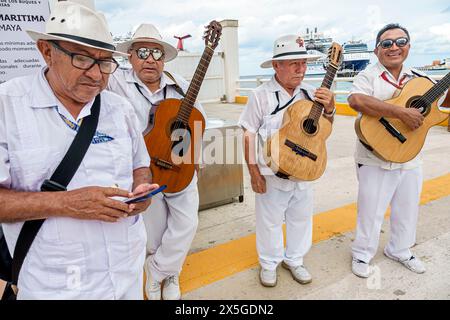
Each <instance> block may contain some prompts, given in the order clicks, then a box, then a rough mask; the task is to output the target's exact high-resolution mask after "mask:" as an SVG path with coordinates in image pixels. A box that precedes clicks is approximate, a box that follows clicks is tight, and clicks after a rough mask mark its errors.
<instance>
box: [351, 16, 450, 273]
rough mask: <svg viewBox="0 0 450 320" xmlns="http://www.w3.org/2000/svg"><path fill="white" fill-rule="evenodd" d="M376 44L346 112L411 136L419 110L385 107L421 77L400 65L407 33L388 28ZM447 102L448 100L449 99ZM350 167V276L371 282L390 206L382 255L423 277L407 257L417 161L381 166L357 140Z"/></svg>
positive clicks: (418, 182) (418, 178)
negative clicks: (402, 127) (354, 194)
mask: <svg viewBox="0 0 450 320" xmlns="http://www.w3.org/2000/svg"><path fill="white" fill-rule="evenodd" d="M375 43H376V47H375V50H374V53H375V55H376V56H377V58H378V62H377V63H376V64H374V65H373V66H371V67H369V68H367V69H365V70H364V71H362V72H360V73H359V74H358V76H357V77H356V78H355V80H354V82H353V86H352V89H351V90H350V94H349V96H348V102H349V104H350V107H352V108H353V109H355V110H356V111H358V112H359V117H360V116H361V115H362V114H367V115H370V116H373V117H382V116H384V117H393V118H397V119H400V120H401V121H402V122H404V123H405V124H406V125H407V126H408V127H409V128H410V129H411V130H415V129H417V128H419V127H420V126H421V125H422V124H423V121H424V116H423V115H422V114H421V112H420V110H418V109H415V108H397V107H394V106H392V105H390V104H388V103H385V102H384V100H388V99H391V98H392V97H393V96H394V95H396V94H397V92H398V90H399V89H401V88H402V87H403V86H404V85H405V84H406V83H407V82H408V81H410V80H411V79H414V78H416V77H421V76H425V75H424V74H423V73H420V72H418V71H417V70H414V69H411V68H409V67H407V66H406V65H405V62H406V59H407V57H408V54H409V49H410V47H411V44H410V37H409V32H408V30H407V29H406V28H404V27H402V26H400V25H399V24H395V23H391V24H388V25H386V26H384V27H383V28H382V29H381V30H380V31H379V32H378V34H377V37H376V42H375ZM446 96H447V99H449V98H450V95H446ZM444 99H445V95H444V96H443V97H442V98H441V99H440V100H439V101H438V105H439V106H443V105H444ZM447 101H449V100H447ZM355 162H356V170H357V177H358V181H359V190H358V220H357V227H356V234H355V240H354V241H353V244H352V256H353V259H352V272H353V273H354V274H355V275H356V276H358V277H361V278H368V277H369V276H370V274H371V271H372V269H371V268H370V265H369V263H370V261H371V260H372V259H373V257H374V256H375V254H376V253H377V250H378V242H379V239H380V231H381V226H382V224H383V220H384V215H385V213H386V210H387V208H388V206H389V205H390V206H391V216H390V229H391V237H390V239H389V242H388V243H387V245H386V247H385V248H384V255H385V256H386V257H388V258H390V259H392V260H394V261H398V262H399V263H401V264H402V265H403V266H405V267H406V268H407V269H409V270H411V271H412V272H415V273H424V272H425V270H426V268H425V265H424V263H423V262H422V260H421V259H420V258H419V257H417V256H416V255H414V254H413V252H412V251H411V247H412V246H414V244H415V242H416V228H417V218H418V214H419V202H420V193H421V190H422V183H423V175H422V160H421V155H420V154H419V155H418V156H417V157H415V158H414V159H412V160H410V161H408V162H405V163H393V162H389V161H384V160H381V159H379V158H377V157H376V156H375V154H373V152H372V151H371V150H369V149H368V148H367V146H365V145H364V144H363V143H362V142H361V141H359V140H358V141H357V142H356V152H355Z"/></svg>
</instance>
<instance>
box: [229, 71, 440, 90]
mask: <svg viewBox="0 0 450 320" xmlns="http://www.w3.org/2000/svg"><path fill="white" fill-rule="evenodd" d="M444 76H445V75H429V77H430V78H431V79H433V80H440V79H442V78H443V77H444ZM354 79H355V77H342V78H341V77H339V78H335V79H334V81H333V84H332V88H335V86H336V83H338V82H353V80H354ZM322 80H323V78H316V77H314V78H304V79H303V81H305V82H320V81H322ZM268 81H270V79H267V78H264V79H263V78H262V77H257V78H252V79H239V80H237V83H238V85H239V84H241V83H256V84H257V87H258V86H260V85H261V84H263V83H265V82H268ZM254 89H255V88H240V87H238V88H237V91H239V92H251V91H253V90H254ZM333 92H334V93H335V94H336V95H348V94H349V92H350V91H347V90H333Z"/></svg>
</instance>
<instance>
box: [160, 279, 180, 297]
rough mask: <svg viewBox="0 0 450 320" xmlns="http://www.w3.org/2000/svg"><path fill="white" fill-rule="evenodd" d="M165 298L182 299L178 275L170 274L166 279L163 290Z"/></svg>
mask: <svg viewBox="0 0 450 320" xmlns="http://www.w3.org/2000/svg"><path fill="white" fill-rule="evenodd" d="M162 297H163V300H180V299H181V291H180V284H179V279H178V275H174V276H170V277H168V278H166V279H165V280H164V287H163V291H162Z"/></svg>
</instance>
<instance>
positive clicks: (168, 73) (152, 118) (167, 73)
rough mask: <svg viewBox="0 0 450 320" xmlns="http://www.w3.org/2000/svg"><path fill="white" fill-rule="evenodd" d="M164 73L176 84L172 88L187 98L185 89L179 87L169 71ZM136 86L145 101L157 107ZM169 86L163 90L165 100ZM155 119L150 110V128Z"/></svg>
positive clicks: (136, 85)
mask: <svg viewBox="0 0 450 320" xmlns="http://www.w3.org/2000/svg"><path fill="white" fill-rule="evenodd" d="M163 72H164V74H165V75H166V76H167V77H168V78H169V79H170V80H172V81H173V82H174V84H172V85H170V86H172V87H173V88H174V89H175V91H176V92H177V93H178V94H179V95H181V96H182V97H183V98H184V97H185V96H186V94H185V93H184V91H183V89H181V87H180V86H179V85H178V83H177V81H176V80H175V77H174V76H173V75H172V74H171V73H170V72H168V71H163ZM134 86H135V87H136V89H137V91H139V93H140V94H141V95H142V96H143V97H144V98H145V100H147V101H148V102H149V103H150V105H151V106H152V108H153V107H154V106H155V105H154V104H153V103H152V102H151V101H150V100H149V99H148V98H147V97H146V96H145V94H144V93H143V92H142V89H141V86H140V85H139V84H138V83H137V82H135V83H134ZM167 86H168V85H166V86H165V87H164V89H163V97H164V99H163V100H166V99H167ZM150 109H151V108H150ZM154 117H155V115H154V114H153V113H151V110H150V115H149V119H148V122H149V125H150V126H151V125H153V120H154Z"/></svg>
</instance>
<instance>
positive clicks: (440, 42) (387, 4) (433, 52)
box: [96, 0, 450, 76]
mask: <svg viewBox="0 0 450 320" xmlns="http://www.w3.org/2000/svg"><path fill="white" fill-rule="evenodd" d="M96 6H97V9H98V10H100V11H103V12H104V13H105V15H106V17H107V20H108V24H109V26H110V29H111V31H112V33H113V34H114V35H115V36H117V35H125V34H126V33H127V32H129V31H133V30H134V29H135V28H136V27H137V26H138V25H139V24H140V23H143V22H148V23H153V24H154V25H156V26H157V27H158V29H159V31H160V33H161V34H162V36H163V38H164V39H165V40H166V41H168V42H170V43H171V44H173V45H174V46H175V45H176V43H177V40H176V39H175V38H174V37H173V36H174V35H179V36H181V35H184V34H191V35H192V38H190V39H187V40H185V43H184V44H185V48H186V49H187V50H189V51H191V52H202V51H203V48H204V43H203V40H202V39H201V37H202V35H203V32H204V26H206V25H207V24H208V23H209V21H211V20H213V19H215V20H218V21H220V20H224V19H234V20H238V21H239V29H238V37H239V67H240V74H241V76H242V75H259V74H267V73H268V71H267V69H261V68H260V67H259V65H260V64H261V63H262V62H263V61H265V60H267V59H269V58H270V57H271V56H272V50H273V42H274V40H275V39H276V38H278V37H279V36H281V35H286V34H302V33H305V32H306V28H309V29H313V28H315V27H317V28H318V30H319V32H323V33H324V34H325V35H326V36H331V37H332V38H333V40H334V41H336V42H339V43H341V44H342V43H344V42H346V41H349V40H352V39H353V40H363V41H365V42H367V44H368V46H369V48H370V49H373V47H374V42H375V37H376V34H377V32H378V30H379V29H380V28H381V27H383V26H384V25H385V24H387V23H391V22H397V23H400V24H401V25H403V26H405V27H406V28H407V29H408V30H409V32H410V35H411V51H410V56H409V58H408V61H407V64H408V65H410V66H423V65H427V64H431V62H432V61H433V60H443V59H444V58H450V1H449V0H429V1H414V2H413V1H411V0H408V1H405V0H397V1H393V0H377V1H363V0H341V1H323V0H309V1H304V0H303V1H298V0H276V1H274V0H258V1H254V0H253V1H250V0H215V1H203V0H184V1H179V0H165V1H154V0H152V1H150V0H126V1H124V0H96ZM269 72H270V71H269Z"/></svg>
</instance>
